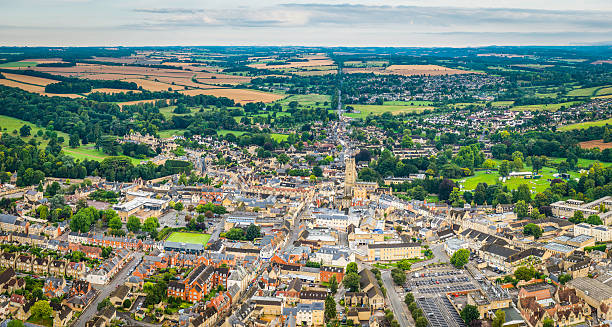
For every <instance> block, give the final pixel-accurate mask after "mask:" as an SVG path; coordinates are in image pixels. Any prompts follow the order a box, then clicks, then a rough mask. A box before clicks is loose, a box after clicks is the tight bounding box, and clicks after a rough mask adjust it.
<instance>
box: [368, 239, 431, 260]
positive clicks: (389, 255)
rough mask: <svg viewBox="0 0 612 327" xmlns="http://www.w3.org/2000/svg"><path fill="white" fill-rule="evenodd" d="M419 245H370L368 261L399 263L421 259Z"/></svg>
mask: <svg viewBox="0 0 612 327" xmlns="http://www.w3.org/2000/svg"><path fill="white" fill-rule="evenodd" d="M422 256H423V255H422V253H421V244H419V243H375V244H368V261H370V262H372V261H399V260H402V259H411V258H421V257H422Z"/></svg>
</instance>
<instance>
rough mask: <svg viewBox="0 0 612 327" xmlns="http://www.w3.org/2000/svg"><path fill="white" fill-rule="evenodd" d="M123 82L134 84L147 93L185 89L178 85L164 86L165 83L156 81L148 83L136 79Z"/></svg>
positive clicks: (144, 80) (147, 81)
mask: <svg viewBox="0 0 612 327" xmlns="http://www.w3.org/2000/svg"><path fill="white" fill-rule="evenodd" d="M124 81H125V82H134V83H136V85H138V86H140V87H142V88H143V89H145V90H149V91H168V88H171V89H173V90H178V89H184V88H185V87H184V86H180V85H171V84H166V83H161V82H156V81H149V80H146V79H138V78H131V79H126V80H124Z"/></svg>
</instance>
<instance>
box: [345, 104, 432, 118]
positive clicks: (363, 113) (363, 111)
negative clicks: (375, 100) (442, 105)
mask: <svg viewBox="0 0 612 327" xmlns="http://www.w3.org/2000/svg"><path fill="white" fill-rule="evenodd" d="M350 106H351V107H353V108H355V111H359V112H358V113H357V112H350V113H347V114H346V115H347V116H348V117H351V118H365V117H367V116H368V115H369V114H372V115H380V114H383V113H385V112H389V113H391V114H394V115H397V114H403V113H410V112H423V111H424V110H426V109H430V110H432V109H434V108H433V107H427V106H397V105H396V106H386V105H373V104H352V105H350Z"/></svg>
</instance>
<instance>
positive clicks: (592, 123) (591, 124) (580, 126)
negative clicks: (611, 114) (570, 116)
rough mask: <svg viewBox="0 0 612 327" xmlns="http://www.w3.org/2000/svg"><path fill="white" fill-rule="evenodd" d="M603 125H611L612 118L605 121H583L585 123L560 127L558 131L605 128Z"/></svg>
mask: <svg viewBox="0 0 612 327" xmlns="http://www.w3.org/2000/svg"><path fill="white" fill-rule="evenodd" d="M605 125H612V118H610V119H605V120H596V121H585V122H582V123H576V124H571V125H565V126H561V127H560V128H559V130H560V131H571V130H574V129H585V128H589V127H594V126H605Z"/></svg>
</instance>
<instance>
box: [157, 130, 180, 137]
mask: <svg viewBox="0 0 612 327" xmlns="http://www.w3.org/2000/svg"><path fill="white" fill-rule="evenodd" d="M183 132H185V130H184V129H167V130H163V131H159V133H157V134H159V137H161V138H168V137H172V136H174V135H178V136H183Z"/></svg>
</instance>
